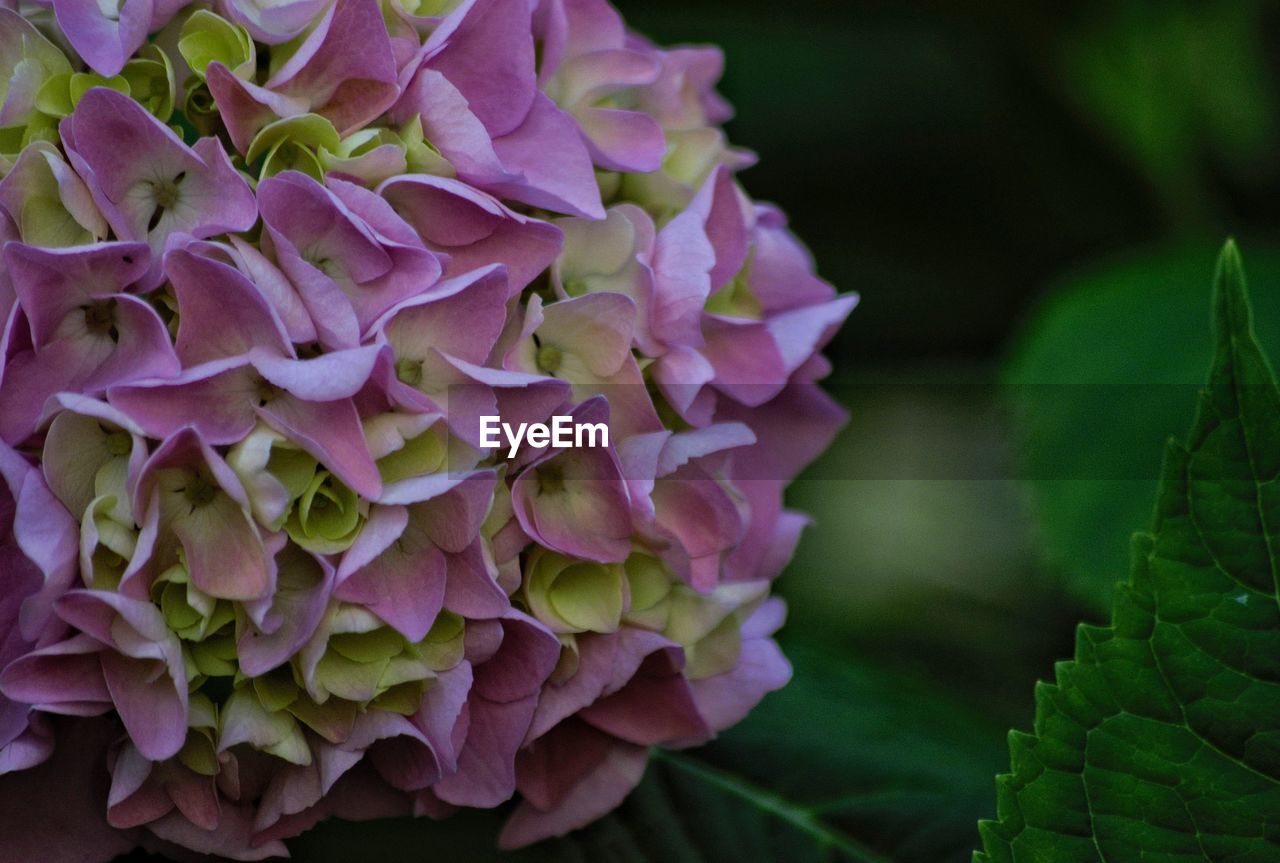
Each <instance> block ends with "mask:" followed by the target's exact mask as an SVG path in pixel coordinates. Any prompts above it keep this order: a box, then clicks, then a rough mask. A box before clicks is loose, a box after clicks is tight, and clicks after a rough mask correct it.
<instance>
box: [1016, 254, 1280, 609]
mask: <svg viewBox="0 0 1280 863" xmlns="http://www.w3.org/2000/svg"><path fill="white" fill-rule="evenodd" d="M1216 253H1217V249H1216V247H1214V246H1210V245H1209V244H1203V243H1194V244H1189V245H1180V246H1174V247H1168V248H1162V249H1156V250H1153V251H1151V252H1146V253H1142V254H1138V255H1135V256H1132V257H1130V258H1128V259H1126V260H1122V261H1119V262H1114V263H1110V264H1107V265H1104V266H1102V267H1099V268H1095V269H1092V270H1090V271H1087V272H1084V273H1081V274H1078V275H1076V276H1074V277H1072V278H1070V279H1069V280H1067V281H1066V282H1065V283H1063V284H1062V285H1060V286H1057V287H1056V288H1055V289H1054V290H1053V291H1052V292H1051V293H1050V295H1049V299H1048V301H1047V302H1046V303H1045V304H1044V305H1043V307H1042V308H1041V309H1039V310H1038V311H1037V313H1036V314H1035V316H1034V318H1033V319H1032V322H1031V325H1030V326H1029V327H1028V328H1027V330H1026V331H1025V332H1024V334H1023V335H1022V337H1021V338H1020V340H1019V343H1018V344H1017V345H1016V346H1015V348H1014V350H1013V353H1012V358H1011V361H1010V363H1009V365H1008V367H1007V369H1006V371H1005V374H1004V375H1003V382H1004V384H1005V392H1006V393H1007V395H1008V397H1009V399H1010V400H1011V403H1012V408H1013V415H1014V419H1015V422H1016V424H1017V429H1016V430H1017V437H1018V444H1019V450H1020V455H1021V456H1022V472H1023V474H1024V475H1025V476H1027V477H1028V478H1029V479H1028V480H1027V484H1028V488H1029V491H1030V493H1031V501H1032V505H1033V510H1034V514H1035V515H1036V517H1037V518H1036V520H1037V523H1038V524H1037V527H1038V532H1039V540H1040V544H1041V547H1042V549H1043V551H1044V553H1045V556H1046V558H1047V563H1048V565H1049V567H1050V569H1051V570H1052V571H1053V572H1055V573H1056V574H1057V575H1059V576H1060V578H1061V580H1062V582H1063V584H1064V586H1065V587H1066V589H1067V590H1068V591H1069V592H1070V593H1071V595H1072V597H1073V598H1074V599H1076V600H1077V601H1079V602H1082V603H1083V604H1084V605H1086V606H1087V607H1088V608H1091V609H1093V610H1094V611H1095V612H1097V613H1098V614H1099V615H1102V614H1105V613H1106V610H1107V609H1108V608H1109V607H1110V601H1111V592H1112V588H1113V585H1114V583H1115V581H1116V580H1117V575H1118V574H1120V573H1123V572H1124V571H1125V568H1126V566H1127V563H1128V561H1127V558H1126V550H1127V548H1128V537H1129V533H1130V531H1132V530H1133V529H1134V528H1136V527H1143V526H1146V525H1148V524H1149V522H1150V517H1151V504H1150V501H1151V499H1152V496H1153V495H1154V494H1155V490H1156V485H1157V482H1158V479H1159V477H1160V448H1161V446H1162V445H1163V443H1164V441H1165V440H1166V439H1168V437H1169V436H1170V435H1175V434H1181V433H1182V432H1183V431H1184V430H1185V429H1186V428H1187V427H1188V426H1189V425H1190V423H1191V420H1192V414H1193V408H1194V403H1195V392H1196V390H1197V389H1198V387H1199V386H1200V384H1201V382H1202V381H1203V373H1204V370H1203V367H1202V365H1201V360H1200V358H1201V357H1204V356H1207V355H1208V354H1209V351H1210V350H1211V349H1212V344H1211V340H1210V333H1209V330H1208V327H1206V326H1205V313H1204V274H1205V272H1207V271H1208V269H1209V267H1210V266H1212V263H1213V259H1214V256H1215V255H1216ZM1249 258H1250V261H1249V264H1250V269H1251V270H1252V271H1253V272H1254V274H1255V275H1256V276H1259V277H1260V281H1261V282H1263V283H1265V284H1268V285H1270V284H1280V252H1278V251H1277V250H1276V249H1275V248H1267V249H1262V250H1257V251H1252V252H1251V253H1250V256H1249ZM1256 303H1257V325H1258V330H1259V332H1261V333H1262V335H1263V337H1264V339H1265V340H1268V341H1269V340H1272V339H1274V340H1275V342H1276V343H1277V344H1280V291H1265V292H1262V293H1261V294H1260V295H1259V296H1258V297H1257V298H1256Z"/></svg>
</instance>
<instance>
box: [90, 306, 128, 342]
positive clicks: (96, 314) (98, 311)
mask: <svg viewBox="0 0 1280 863" xmlns="http://www.w3.org/2000/svg"><path fill="white" fill-rule="evenodd" d="M81 308H82V309H83V310H84V326H85V329H87V330H88V331H89V332H90V333H92V334H93V335H95V336H107V337H108V338H110V339H111V341H113V342H115V341H119V340H120V331H119V330H117V329H116V301H115V300H100V301H98V302H96V303H89V305H87V306H82V307H81Z"/></svg>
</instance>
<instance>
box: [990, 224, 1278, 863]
mask: <svg viewBox="0 0 1280 863" xmlns="http://www.w3.org/2000/svg"><path fill="white" fill-rule="evenodd" d="M1251 317H1252V314H1251V310H1250V307H1249V302H1248V299H1247V296H1246V292H1245V284H1244V273H1243V270H1242V267H1241V265H1240V258H1239V255H1238V253H1237V252H1236V249H1235V246H1234V245H1233V244H1228V245H1227V247H1226V248H1225V249H1224V250H1223V252H1222V255H1221V257H1220V259H1219V263H1218V272H1217V275H1216V278H1215V302H1214V334H1215V341H1216V349H1215V357H1214V363H1213V370H1212V372H1211V375H1210V379H1209V386H1208V388H1207V389H1205V390H1203V391H1202V392H1201V395H1200V398H1199V403H1198V406H1197V412H1196V418H1195V421H1194V423H1193V424H1192V430H1191V435H1190V438H1189V443H1188V445H1187V446H1186V447H1183V446H1182V445H1180V444H1178V443H1176V442H1170V443H1169V444H1168V446H1167V447H1166V451H1165V462H1164V473H1163V479H1162V480H1161V484H1160V491H1159V493H1158V495H1157V504H1156V514H1155V525H1154V529H1153V531H1152V533H1151V534H1138V535H1136V536H1135V537H1134V540H1133V567H1132V574H1131V577H1130V580H1129V581H1128V582H1127V583H1126V584H1125V585H1123V586H1122V589H1121V590H1120V591H1119V592H1118V594H1117V597H1116V600H1115V603H1114V606H1113V613H1112V623H1111V625H1110V626H1106V627H1097V626H1087V625H1086V626H1081V627H1080V629H1079V630H1078V632H1077V638H1076V655H1075V659H1074V660H1073V661H1070V662H1065V663H1062V664H1060V665H1059V666H1058V668H1057V682H1056V684H1041V685H1040V686H1039V687H1038V689H1037V691H1036V721H1035V730H1034V732H1033V733H1031V734H1023V733H1017V732H1015V733H1013V734H1012V735H1010V738H1009V748H1010V752H1011V756H1012V772H1011V773H1010V774H1007V775H1004V776H1001V777H1000V778H999V779H998V780H997V787H998V802H997V812H998V820H996V821H987V822H983V823H982V824H981V825H980V827H981V831H982V838H983V845H984V848H985V853H983V852H979V853H978V854H976V855H975V858H974V859H975V861H981V863H988V861H991V863H1007V861H1036V863H1041V861H1044V863H1057V861H1063V863H1066V861H1070V863H1090V861H1098V863H1103V861H1106V863H1128V861H1134V863H1136V861H1153V860H1158V861H1161V863H1182V861H1186V863H1191V861H1202V860H1210V861H1231V863H1267V861H1272V863H1273V861H1275V860H1277V859H1280V821H1278V820H1277V813H1280V594H1278V591H1280V578H1278V577H1277V568H1278V567H1280V557H1278V556H1277V552H1276V548H1277V544H1278V543H1280V487H1278V486H1277V480H1278V479H1280V392H1278V391H1277V388H1276V382H1275V377H1274V375H1273V373H1272V371H1271V368H1270V366H1269V365H1268V363H1267V360H1266V358H1265V357H1264V356H1263V354H1262V351H1261V349H1260V348H1259V347H1258V343H1257V340H1256V337H1255V335H1254V333H1253V326H1252V321H1251Z"/></svg>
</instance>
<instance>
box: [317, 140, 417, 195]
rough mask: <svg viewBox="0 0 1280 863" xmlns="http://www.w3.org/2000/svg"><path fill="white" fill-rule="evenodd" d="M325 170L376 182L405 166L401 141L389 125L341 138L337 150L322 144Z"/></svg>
mask: <svg viewBox="0 0 1280 863" xmlns="http://www.w3.org/2000/svg"><path fill="white" fill-rule="evenodd" d="M318 155H319V157H320V164H321V166H322V167H323V169H324V170H325V171H340V172H342V173H344V174H350V175H352V176H353V177H359V178H360V179H361V180H363V181H364V182H365V183H367V184H369V185H370V186H375V185H377V184H378V183H381V182H382V181H383V180H385V179H387V178H389V177H395V176H399V175H400V174H403V173H405V172H406V171H407V170H408V167H409V165H408V161H407V159H406V157H405V146H404V142H403V141H401V140H400V136H399V135H397V134H396V133H395V132H394V131H392V130H391V129H386V128H382V127H371V128H367V129H361V130H359V131H358V132H354V133H352V134H350V135H348V136H347V137H345V138H343V139H342V141H341V143H340V144H339V145H338V148H337V150H330V149H328V148H327V147H321V148H320V150H319V154H318Z"/></svg>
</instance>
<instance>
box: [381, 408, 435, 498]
mask: <svg viewBox="0 0 1280 863" xmlns="http://www.w3.org/2000/svg"><path fill="white" fill-rule="evenodd" d="M364 436H365V440H366V441H367V442H368V445H369V452H370V453H371V454H372V455H373V457H374V459H375V461H376V462H377V465H378V473H379V474H380V475H381V477H382V481H383V482H384V483H388V484H389V483H393V482H398V481H400V480H402V479H408V478H410V477H415V476H425V475H427V474H432V473H439V472H440V471H443V470H445V469H447V467H448V465H449V447H450V438H449V430H448V427H447V426H446V425H445V424H444V423H443V422H439V421H437V420H435V419H434V418H432V417H427V416H423V415H420V414H397V413H386V414H379V415H378V416H375V417H371V418H370V419H368V420H365V423H364Z"/></svg>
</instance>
